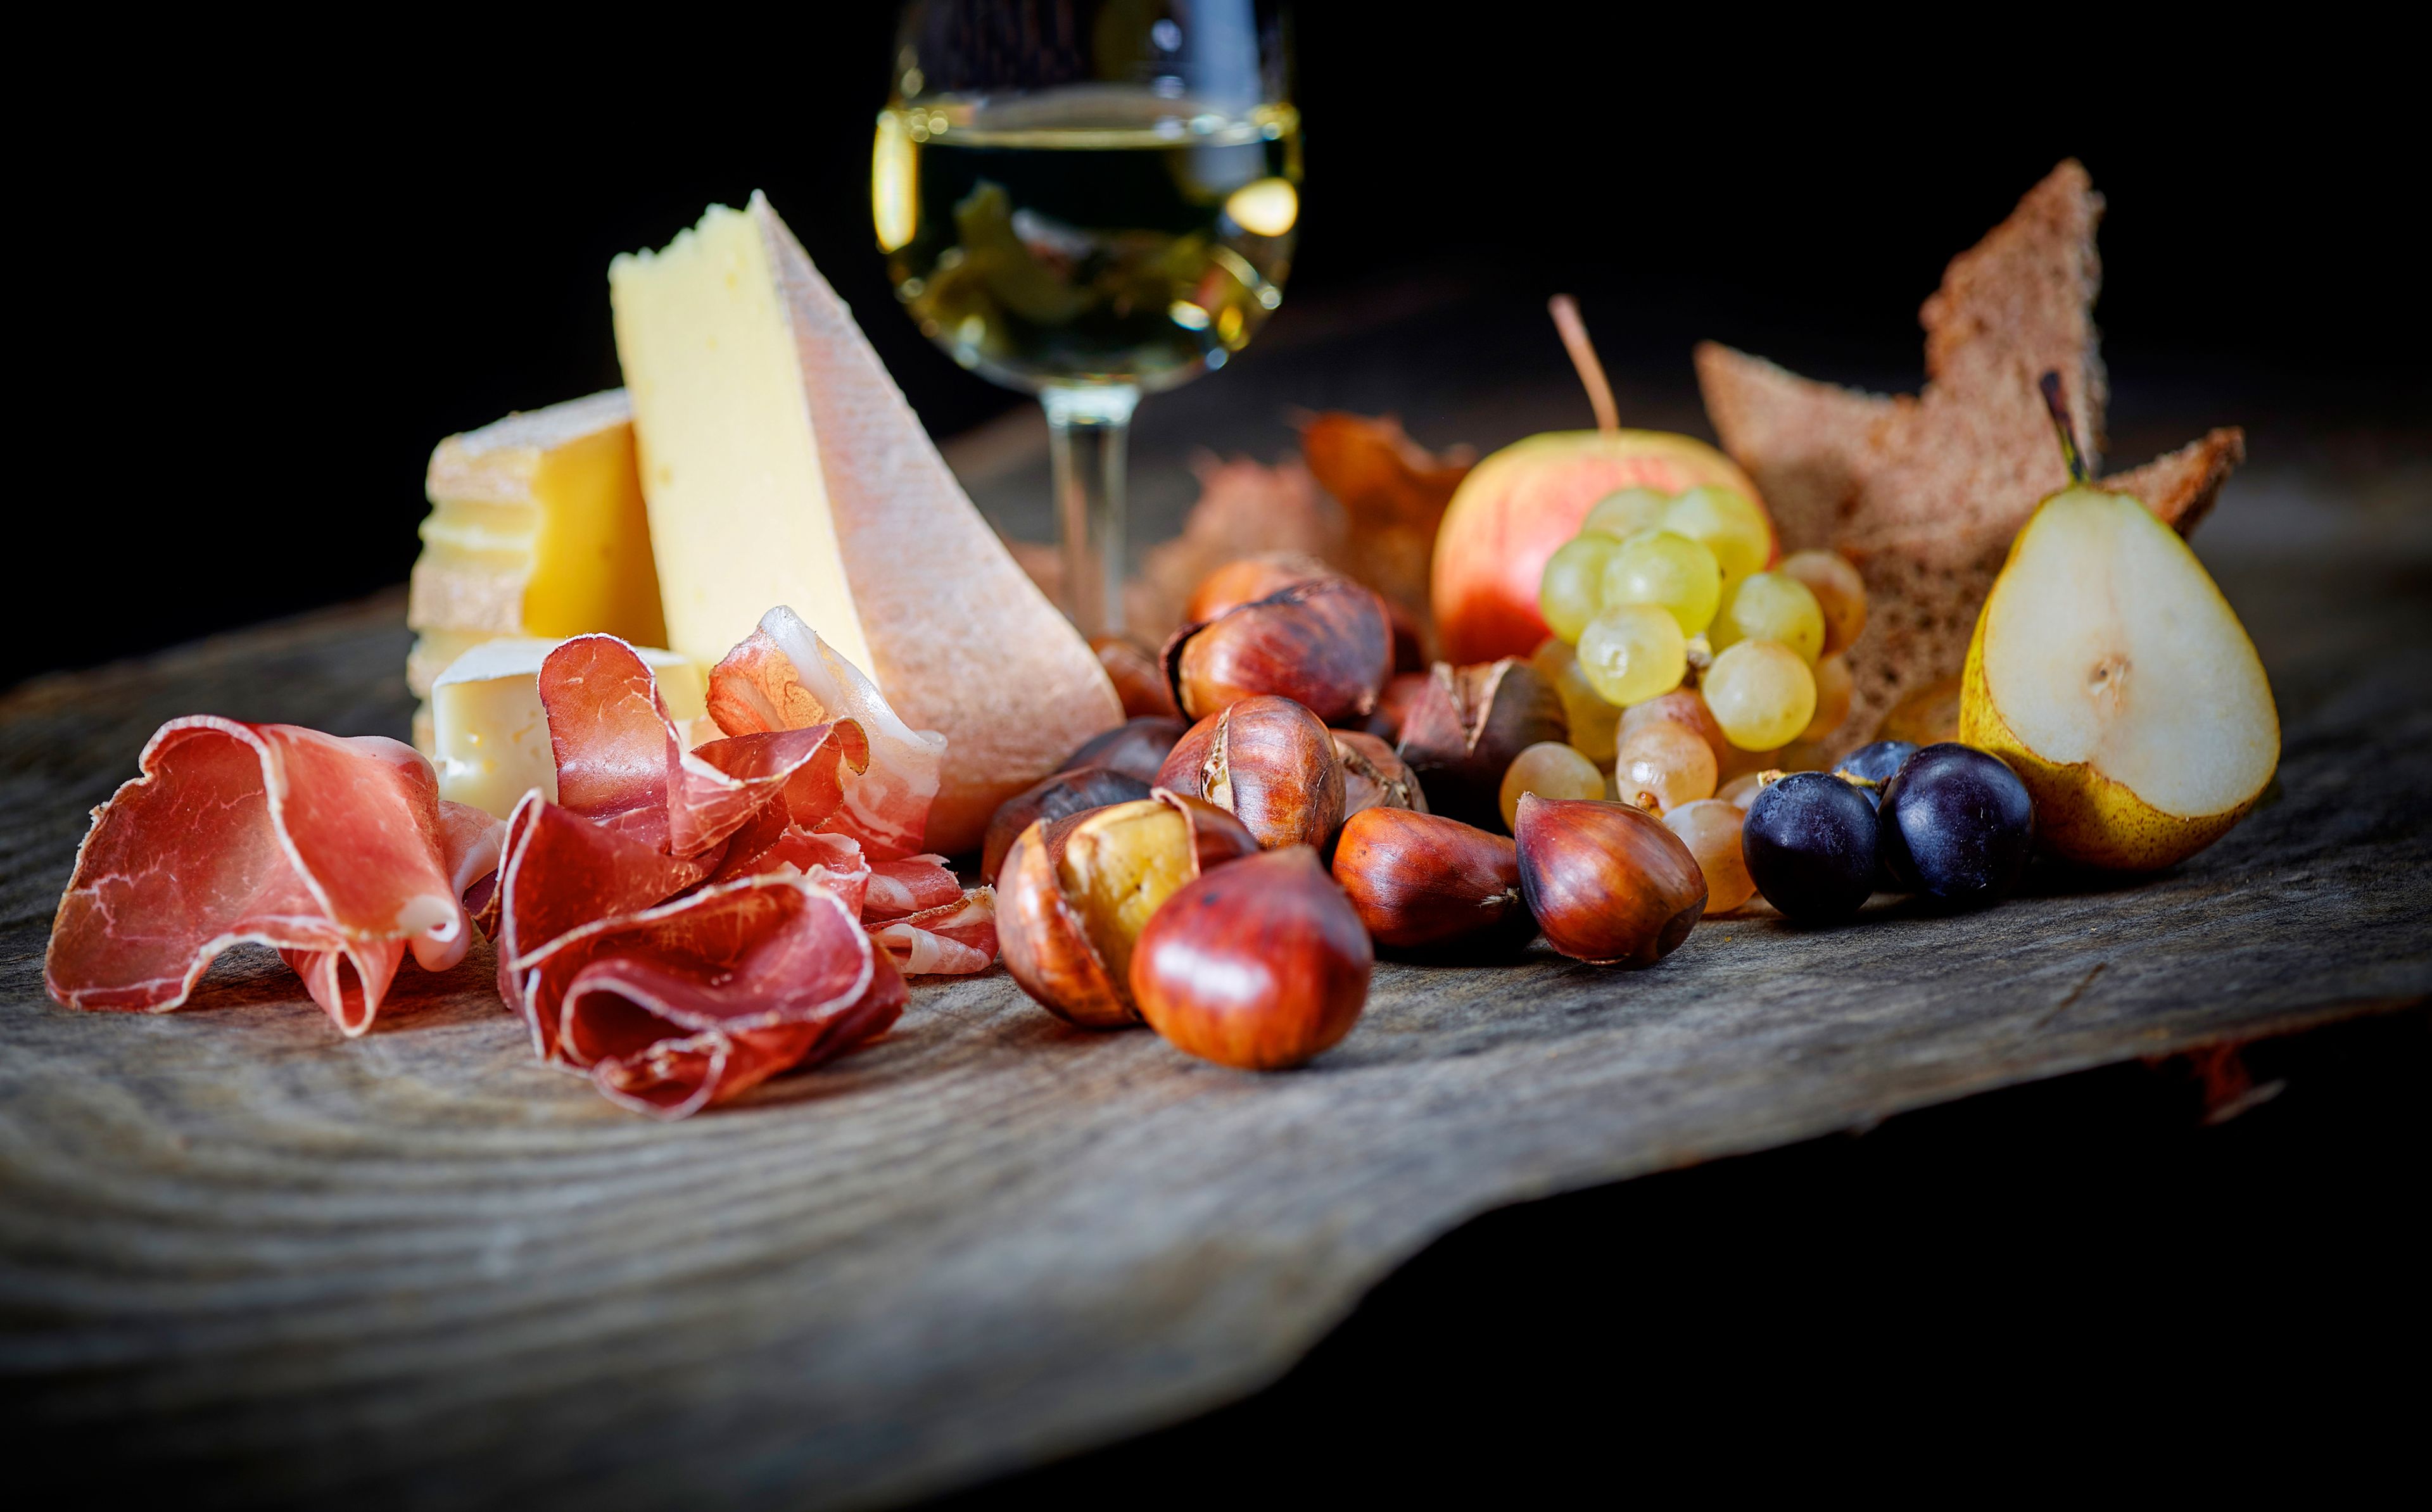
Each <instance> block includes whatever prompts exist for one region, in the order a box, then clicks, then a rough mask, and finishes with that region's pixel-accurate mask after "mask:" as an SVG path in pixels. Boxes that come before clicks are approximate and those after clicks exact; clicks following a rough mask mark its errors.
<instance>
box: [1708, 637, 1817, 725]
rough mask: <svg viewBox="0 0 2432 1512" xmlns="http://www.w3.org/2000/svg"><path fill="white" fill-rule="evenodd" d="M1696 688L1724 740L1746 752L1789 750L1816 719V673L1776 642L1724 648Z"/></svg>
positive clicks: (1790, 650) (1754, 642)
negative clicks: (1718, 726) (1781, 747)
mask: <svg viewBox="0 0 2432 1512" xmlns="http://www.w3.org/2000/svg"><path fill="white" fill-rule="evenodd" d="M1698 686H1699V691H1701V692H1702V693H1704V694H1705V696H1706V707H1707V708H1709V709H1712V710H1713V711H1714V722H1715V723H1716V724H1719V725H1721V726H1722V727H1723V738H1724V739H1725V740H1728V741H1730V742H1731V744H1732V745H1734V746H1737V747H1738V748H1740V749H1742V750H1772V749H1773V748H1776V747H1778V746H1785V745H1788V744H1789V743H1790V742H1791V741H1792V740H1794V739H1796V738H1797V737H1798V734H1799V731H1802V730H1804V729H1806V728H1807V724H1808V721H1810V720H1812V719H1814V718H1815V717H1816V674H1814V673H1813V672H1810V671H1809V670H1807V664H1806V662H1805V661H1803V660H1801V659H1800V657H1799V653H1798V652H1797V651H1794V650H1792V649H1791V648H1790V647H1786V646H1783V645H1782V644H1781V643H1780V642H1778V641H1741V642H1739V643H1737V644H1736V645H1733V646H1731V647H1726V648H1725V649H1724V651H1723V654H1722V655H1720V656H1717V657H1715V658H1714V665H1712V666H1710V667H1708V668H1706V677H1705V680H1704V681H1703V682H1701V683H1700V684H1699V685H1698Z"/></svg>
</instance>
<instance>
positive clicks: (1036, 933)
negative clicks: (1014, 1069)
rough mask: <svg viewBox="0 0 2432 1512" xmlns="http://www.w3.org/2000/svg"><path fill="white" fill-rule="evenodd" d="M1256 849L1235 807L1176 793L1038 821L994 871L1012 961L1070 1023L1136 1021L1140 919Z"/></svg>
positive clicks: (1005, 951)
mask: <svg viewBox="0 0 2432 1512" xmlns="http://www.w3.org/2000/svg"><path fill="white" fill-rule="evenodd" d="M1257 853H1258V842H1257V841H1255V840H1253V839H1251V838H1250V832H1248V831H1247V830H1244V829H1242V828H1241V823H1240V822H1239V821H1238V820H1236V819H1235V818H1234V817H1233V816H1232V815H1229V814H1226V813H1224V811H1223V810H1222V809H1218V808H1216V807H1214V806H1213V805H1210V804H1207V803H1202V802H1200V801H1199V800H1198V799H1196V798H1185V797H1183V796H1182V795H1180V794H1178V793H1167V792H1159V793H1158V794H1157V796H1156V797H1154V798H1143V799H1140V801H1138V802H1134V803H1119V804H1115V805H1112V806H1110V807H1107V808H1103V809H1094V810H1091V811H1090V812H1089V813H1087V814H1075V815H1068V816H1066V817H1065V818H1062V819H1058V820H1056V821H1054V822H1052V823H1040V824H1033V825H1032V826H1031V827H1030V828H1029V829H1027V830H1024V831H1023V832H1022V835H1021V837H1020V838H1019V839H1017V840H1016V841H1015V842H1014V843H1013V848H1012V849H1011V850H1010V851H1008V852H1007V854H1006V856H1005V869H1004V870H1003V871H1002V872H1000V873H998V881H997V949H998V950H999V952H1000V953H1001V954H1002V955H1003V957H1004V959H1005V969H1006V970H1007V971H1009V972H1011V973H1012V975H1013V980H1014V981H1015V982H1017V983H1021V985H1022V991H1024V992H1026V993H1028V994H1030V996H1031V997H1032V998H1034V999H1036V1000H1038V1001H1039V1003H1040V1004H1041V1005H1042V1006H1043V1007H1045V1008H1046V1009H1047V1011H1048V1012H1049V1013H1052V1014H1054V1015H1055V1016H1056V1017H1058V1018H1061V1019H1063V1020H1065V1021H1066V1022H1067V1023H1072V1024H1078V1025H1080V1026H1081V1027H1082V1028H1084V1029H1120V1028H1123V1026H1124V1025H1127V1024H1136V1023H1138V1022H1140V1014H1139V1011H1138V1010H1137V1008H1136V1007H1135V1006H1134V1004H1133V1001H1132V993H1131V979H1130V969H1131V956H1132V950H1133V947H1134V943H1135V942H1136V941H1137V940H1138V939H1139V937H1140V929H1141V927H1142V926H1143V925H1144V924H1146V923H1147V922H1148V920H1149V918H1150V917H1151V916H1153V915H1155V913H1156V912H1157V908H1158V907H1159V906H1160V905H1161V904H1163V903H1164V902H1165V901H1166V899H1169V898H1171V897H1172V896H1173V895H1174V892H1175V891H1176V890H1178V889H1179V888H1181V887H1182V886H1184V885H1185V884H1186V883H1188V882H1191V880H1192V879H1194V878H1196V877H1199V876H1200V875H1202V874H1203V873H1204V872H1205V871H1207V870H1208V869H1209V868H1211V867H1215V866H1220V865H1225V864H1226V863H1228V862H1233V861H1238V860H1240V859H1241V858H1242V857H1244V856H1249V855H1255V854H1257Z"/></svg>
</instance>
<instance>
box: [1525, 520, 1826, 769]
mask: <svg viewBox="0 0 2432 1512" xmlns="http://www.w3.org/2000/svg"><path fill="white" fill-rule="evenodd" d="M1772 549H1773V532H1772V529H1771V527H1770V526H1769V525H1768V524H1767V522H1766V520H1765V512H1764V511H1763V510H1761V509H1759V508H1758V507H1757V505H1756V504H1755V503H1754V502H1753V501H1752V500H1750V499H1748V497H1746V496H1743V495H1740V494H1737V493H1734V492H1733V491H1731V490H1730V489H1727V488H1717V487H1713V486H1700V487H1697V488H1692V489H1690V490H1688V491H1687V492H1685V493H1682V494H1679V495H1670V496H1667V495H1664V494H1661V493H1658V492H1656V491H1654V490H1652V489H1646V488H1627V489H1623V490H1621V491H1620V492H1618V493H1615V494H1613V495H1611V496H1608V497H1606V498H1604V499H1602V500H1600V501H1598V503H1597V504H1596V507H1595V508H1594V509H1592V510H1590V511H1589V512H1588V514H1587V517H1586V519H1585V520H1583V521H1582V522H1581V523H1580V527H1579V534H1578V536H1576V537H1574V538H1573V539H1572V540H1570V541H1567V542H1565V543H1563V544H1562V546H1561V547H1560V548H1558V549H1557V550H1556V551H1555V552H1554V554H1553V556H1552V557H1551V558H1550V559H1549V560H1548V561H1547V562H1546V563H1545V577H1544V578H1543V580H1541V581H1540V584H1539V589H1538V607H1539V609H1540V610H1541V611H1542V612H1543V613H1544V614H1545V624H1546V626H1547V628H1548V629H1550V630H1552V631H1553V632H1554V639H1552V640H1549V641H1547V642H1546V643H1545V646H1544V647H1540V648H1539V650H1538V652H1537V658H1536V660H1537V663H1538V667H1539V670H1541V671H1542V672H1544V673H1545V676H1546V678H1547V680H1550V681H1552V682H1553V683H1554V685H1555V688H1556V690H1557V691H1558V692H1560V693H1561V694H1562V702H1563V705H1564V709H1565V711H1566V713H1568V714H1569V715H1570V721H1571V729H1572V732H1573V733H1572V737H1571V744H1572V746H1573V747H1574V748H1577V749H1578V750H1579V753H1580V754H1581V755H1582V756H1585V757H1586V758H1587V759H1588V760H1590V761H1592V762H1594V763H1596V764H1597V765H1598V766H1599V767H1600V768H1603V769H1604V770H1606V772H1607V773H1608V781H1610V783H1611V784H1612V788H1613V792H1614V794H1615V796H1617V797H1619V798H1623V799H1625V800H1629V799H1633V798H1638V797H1639V796H1640V795H1642V794H1643V795H1646V796H1647V797H1648V798H1654V799H1655V800H1656V801H1658V802H1660V803H1661V804H1662V806H1664V807H1665V808H1671V807H1674V806H1676V805H1677V804H1680V803H1683V802H1689V801H1695V800H1696V799H1697V798H1708V797H1711V796H1712V795H1713V793H1714V781H1715V776H1716V773H1717V771H1718V770H1719V767H1720V765H1721V764H1725V763H1727V761H1728V758H1729V753H1730V751H1731V749H1733V748H1736V749H1738V750H1742V751H1772V750H1775V749H1778V748H1781V747H1783V746H1786V745H1788V744H1790V743H1791V742H1792V741H1794V740H1799V739H1807V740H1816V739H1821V738H1823V737H1824V736H1825V735H1828V734H1830V733H1831V732H1832V731H1833V730H1834V729H1835V728H1837V727H1838V726H1839V725H1840V723H1841V722H1842V720H1843V719H1845V718H1846V717H1848V714H1849V697H1850V692H1851V688H1850V679H1849V666H1848V664H1846V663H1845V662H1844V661H1843V660H1842V658H1841V656H1840V652H1841V651H1842V650H1843V649H1844V648H1845V647H1848V646H1849V643H1850V642H1852V641H1854V640H1856V639H1857V637H1858V634H1859V632H1860V631H1861V630H1864V629H1865V628H1866V588H1865V585H1864V584H1863V583H1862V582H1861V581H1860V580H1859V578H1858V573H1857V569H1855V568H1854V567H1852V566H1850V565H1849V563H1847V562H1846V561H1843V560H1842V559H1841V558H1840V557H1837V556H1834V555H1833V554H1832V553H1831V552H1827V551H1801V552H1797V553H1795V554H1793V555H1792V556H1790V557H1788V558H1786V559H1785V560H1784V561H1783V562H1782V563H1781V564H1780V565H1779V566H1776V567H1773V568H1771V569H1767V567H1766V565H1765V563H1766V559H1767V558H1768V556H1769V555H1770V554H1771V552H1772ZM1693 667H1696V668H1698V669H1700V671H1701V675H1700V676H1699V677H1698V678H1697V684H1698V685H1697V688H1696V689H1695V690H1694V691H1688V690H1683V688H1682V684H1683V683H1684V682H1685V681H1687V680H1689V679H1690V675H1691V670H1692V668H1693ZM1668 696H1677V697H1672V698H1671V702H1673V703H1675V704H1678V705H1680V708H1681V709H1683V710H1685V708H1686V702H1685V700H1694V701H1695V702H1696V704H1697V709H1696V711H1695V717H1684V718H1682V719H1680V720H1679V721H1677V722H1679V723H1680V724H1682V725H1684V726H1685V727H1687V728H1690V729H1691V730H1692V731H1693V732H1695V733H1697V734H1699V735H1701V736H1706V735H1708V733H1709V731H1711V732H1712V733H1713V734H1714V735H1719V736H1720V737H1721V739H1720V741H1719V742H1715V743H1714V746H1715V748H1714V753H1713V754H1714V757H1715V761H1714V762H1711V763H1708V762H1701V761H1700V760H1699V759H1698V755H1697V751H1696V750H1694V749H1693V744H1694V743H1689V742H1683V741H1680V740H1677V739H1672V738H1670V737H1661V738H1659V737H1657V736H1653V735H1649V736H1647V739H1645V740H1642V741H1641V742H1640V743H1639V745H1640V747H1641V748H1642V749H1639V750H1638V751H1637V753H1636V756H1635V758H1633V755H1632V750H1631V748H1630V740H1629V735H1628V731H1627V729H1626V728H1625V727H1620V725H1619V721H1620V716H1621V714H1622V711H1624V710H1629V709H1634V708H1637V707H1641V706H1646V705H1648V704H1650V703H1651V702H1652V701H1654V700H1659V699H1666V698H1667V697H1668ZM1666 722H1674V721H1666ZM1700 727H1702V728H1700ZM1624 767H1630V769H1631V770H1630V771H1625V770H1623V768H1624ZM1633 771H1634V772H1635V773H1636V774H1637V775H1636V776H1634V777H1633V776H1632V775H1631V772H1633Z"/></svg>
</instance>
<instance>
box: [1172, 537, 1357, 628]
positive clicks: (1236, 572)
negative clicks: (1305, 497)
mask: <svg viewBox="0 0 2432 1512" xmlns="http://www.w3.org/2000/svg"><path fill="white" fill-rule="evenodd" d="M1341 576H1342V574H1340V573H1338V572H1336V571H1335V570H1334V569H1333V568H1332V567H1329V566H1327V565H1326V563H1323V562H1320V561H1318V560H1317V559H1316V558H1315V557H1312V556H1309V555H1307V554H1306V553H1304V552H1299V551H1261V552H1259V553H1258V555H1256V556H1252V557H1239V558H1236V559H1235V560H1233V561H1231V562H1228V563H1224V565H1223V566H1221V567H1219V568H1217V569H1216V570H1215V571H1213V572H1211V573H1209V574H1208V576H1207V577H1205V578H1202V579H1200V580H1199V586H1198V587H1196V588H1194V589H1192V590H1191V601H1190V602H1189V603H1187V604H1185V605H1183V607H1182V618H1183V622H1184V623H1185V624H1190V625H1199V624H1205V623H1206V622H1207V621H1208V620H1211V619H1214V618H1215V617H1216V616H1217V615H1219V614H1221V613H1224V612H1225V611H1226V610H1228V609H1231V608H1234V607H1235V606H1237V605H1240V604H1252V603H1256V602H1258V600H1259V599H1261V598H1264V597H1267V596H1269V595H1272V594H1277V593H1281V592H1282V591H1283V590H1285V589H1287V588H1289V587H1291V586H1292V584H1294V583H1296V582H1310V581H1313V580H1316V579H1319V578H1336V577H1341Z"/></svg>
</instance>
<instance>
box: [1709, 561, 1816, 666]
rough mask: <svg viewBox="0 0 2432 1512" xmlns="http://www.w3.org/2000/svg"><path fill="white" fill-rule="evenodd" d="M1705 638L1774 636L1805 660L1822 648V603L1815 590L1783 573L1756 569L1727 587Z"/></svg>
mask: <svg viewBox="0 0 2432 1512" xmlns="http://www.w3.org/2000/svg"><path fill="white" fill-rule="evenodd" d="M1706 640H1707V643H1708V644H1709V645H1711V646H1713V647H1715V648H1716V649H1720V648H1721V647H1726V646H1730V645H1731V644H1733V643H1734V642H1738V641H1779V642H1780V643H1782V645H1784V646H1786V647H1790V648H1791V649H1792V650H1794V651H1796V652H1798V653H1799V660H1800V661H1802V662H1805V663H1806V664H1808V665H1810V666H1813V665H1815V664H1816V657H1818V656H1820V655H1822V654H1823V651H1824V606H1823V605H1821V604H1819V603H1817V602H1816V594H1815V591H1814V590H1813V589H1811V588H1809V587H1808V586H1807V585H1806V584H1805V583H1803V582H1800V581H1799V580H1798V579H1796V578H1794V577H1792V576H1791V575H1790V574H1788V573H1786V572H1760V573H1758V574H1756V575H1755V576H1754V577H1751V578H1743V579H1741V580H1739V581H1738V582H1737V583H1735V584H1733V585H1732V586H1731V591H1730V593H1729V594H1728V595H1726V596H1725V597H1724V600H1723V607H1722V612H1721V613H1718V614H1716V615H1715V616H1714V628H1713V630H1710V631H1708V633H1707V636H1706Z"/></svg>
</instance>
